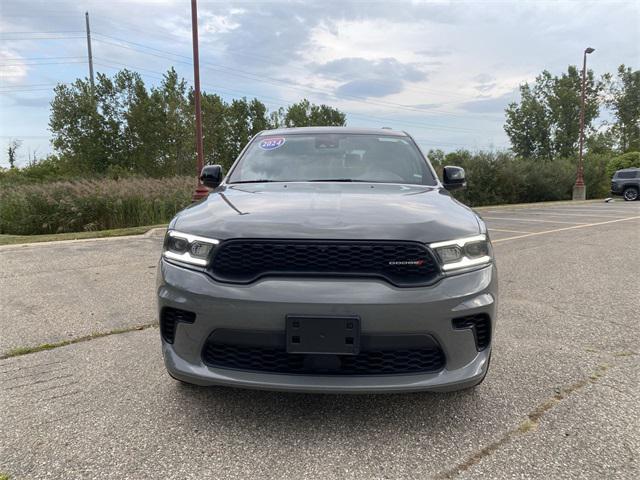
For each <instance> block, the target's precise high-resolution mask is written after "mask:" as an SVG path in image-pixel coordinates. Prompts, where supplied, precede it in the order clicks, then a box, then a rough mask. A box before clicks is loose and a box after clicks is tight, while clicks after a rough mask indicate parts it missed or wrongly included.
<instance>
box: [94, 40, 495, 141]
mask: <svg viewBox="0 0 640 480" xmlns="http://www.w3.org/2000/svg"><path fill="white" fill-rule="evenodd" d="M96 35H99V36H102V37H107V38H112V39H115V40H118V41H121V42H125V43H130V44H133V45H138V46H141V47H144V48H149V49H151V50H154V51H161V52H163V53H166V54H169V55H173V56H176V57H180V58H185V59H189V57H187V56H186V55H180V54H177V53H172V52H166V51H163V50H160V49H157V48H154V47H148V46H145V45H143V44H140V43H135V42H129V41H127V40H122V39H118V38H116V37H111V36H108V35H104V34H101V33H96ZM96 40H98V41H100V42H102V43H106V44H109V45H114V46H117V47H120V48H124V49H128V50H133V51H138V52H141V53H145V54H147V55H152V56H155V57H159V58H163V59H165V60H170V61H173V62H176V63H184V64H188V65H191V61H184V60H178V59H174V58H169V57H167V56H165V55H159V54H157V53H152V52H147V51H144V50H140V49H138V48H133V47H128V46H126V45H120V44H117V43H113V42H109V41H107V40H102V39H99V38H98V39H96ZM202 64H203V65H204V66H206V67H207V68H209V69H211V70H214V71H220V70H222V72H223V73H227V74H229V75H235V76H239V77H243V78H247V79H249V80H258V81H260V82H263V83H270V84H272V85H276V86H279V87H281V88H289V89H293V90H303V91H308V92H313V93H318V92H319V93H321V94H322V95H328V96H330V97H332V98H335V99H338V100H349V99H351V100H353V101H355V102H360V103H366V104H368V105H378V106H382V107H386V108H392V109H395V110H397V109H402V110H407V111H412V112H417V113H420V114H423V115H424V114H425V111H424V110H423V109H419V108H415V107H411V106H406V105H402V104H398V103H393V102H387V101H382V100H371V99H366V98H365V97H360V96H356V95H343V96H342V98H341V97H339V96H337V95H335V94H334V93H333V92H331V91H329V90H325V89H320V88H316V87H308V86H305V85H301V84H299V83H296V82H291V81H285V80H281V79H278V78H273V77H269V76H265V75H259V74H254V73H251V72H247V71H245V70H241V69H237V68H233V67H227V66H224V65H219V64H215V63H211V62H202ZM265 79H267V80H265ZM431 112H432V113H436V114H440V115H450V116H458V117H464V118H468V117H469V116H471V115H470V114H456V113H451V112H442V111H436V110H431ZM474 115H475V116H486V114H474ZM435 126H437V125H434V127H435ZM440 127H442V128H447V129H451V130H460V131H474V130H477V129H469V128H464V127H453V126H442V125H440Z"/></svg>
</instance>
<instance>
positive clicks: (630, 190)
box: [622, 187, 638, 202]
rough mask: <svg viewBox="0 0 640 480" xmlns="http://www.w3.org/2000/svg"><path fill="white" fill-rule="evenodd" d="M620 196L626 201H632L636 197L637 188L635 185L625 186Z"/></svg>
mask: <svg viewBox="0 0 640 480" xmlns="http://www.w3.org/2000/svg"><path fill="white" fill-rule="evenodd" d="M622 196H623V197H624V199H625V200H626V201H627V202H633V201H634V200H637V199H638V189H637V188H636V187H627V188H625V189H624V192H623V193H622Z"/></svg>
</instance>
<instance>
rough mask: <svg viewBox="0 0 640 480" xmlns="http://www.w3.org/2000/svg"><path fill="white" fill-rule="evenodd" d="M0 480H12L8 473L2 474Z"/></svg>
mask: <svg viewBox="0 0 640 480" xmlns="http://www.w3.org/2000/svg"><path fill="white" fill-rule="evenodd" d="M0 480H11V477H10V476H9V475H7V474H6V473H0Z"/></svg>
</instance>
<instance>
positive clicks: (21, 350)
mask: <svg viewBox="0 0 640 480" xmlns="http://www.w3.org/2000/svg"><path fill="white" fill-rule="evenodd" d="M156 325H157V324H156V323H155V322H154V323H147V324H144V325H136V326H133V327H126V328H114V329H113V330H109V331H107V332H96V333H92V334H90V335H85V336H83V337H77V338H72V339H71V340H62V341H60V342H54V343H42V344H40V345H35V346H33V347H17V348H12V349H11V350H9V351H8V352H7V353H5V354H2V355H0V360H5V359H7V358H12V357H20V356H22V355H28V354H30V353H37V352H43V351H45V350H53V349H54V348H58V347H66V346H67V345H73V344H74V343H81V342H88V341H89V340H95V339H96V338H102V337H108V336H109V335H117V334H119V333H128V332H134V331H136V330H146V329H147V328H151V327H155V326H156ZM0 480H2V477H0Z"/></svg>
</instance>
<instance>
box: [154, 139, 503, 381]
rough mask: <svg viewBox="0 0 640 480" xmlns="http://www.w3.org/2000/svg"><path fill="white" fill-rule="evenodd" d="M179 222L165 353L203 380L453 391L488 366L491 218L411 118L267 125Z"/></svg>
mask: <svg viewBox="0 0 640 480" xmlns="http://www.w3.org/2000/svg"><path fill="white" fill-rule="evenodd" d="M201 180H202V182H203V183H204V184H205V185H206V186H208V187H209V188H212V189H213V190H212V191H211V193H210V194H209V196H208V198H207V199H205V200H204V201H202V202H200V203H198V204H195V205H192V206H190V207H188V208H187V209H185V210H183V211H182V212H180V213H179V214H178V215H177V216H176V217H175V218H174V219H173V220H172V221H171V223H170V225H169V229H168V231H167V235H166V238H165V243H164V250H163V253H162V258H161V260H160V268H159V275H158V284H157V293H158V304H159V317H160V333H161V338H162V350H163V353H164V359H165V364H166V367H167V370H168V372H169V374H170V375H171V376H172V377H174V378H175V379H177V380H180V381H183V382H188V383H194V384H198V385H227V386H236V387H245V388H258V389H271V390H285V391H301V392H334V393H339V392H402V391H420V390H433V391H450V390H458V389H462V388H468V387H472V386H474V385H477V384H478V383H480V382H481V381H482V380H483V379H484V377H485V375H486V373H487V370H488V367H489V360H490V357H491V345H492V343H491V341H492V336H493V331H494V325H495V319H496V302H497V276H496V267H495V264H494V261H493V253H492V248H491V243H490V241H489V237H488V234H487V228H486V226H485V224H484V222H483V221H482V220H481V219H480V217H479V216H478V215H476V214H475V213H474V212H473V211H472V210H471V209H470V208H468V207H466V206H465V205H462V204H461V203H459V202H458V201H456V200H455V199H454V198H453V197H452V196H451V195H450V194H449V191H448V190H453V189H456V188H461V187H464V186H465V175H464V170H463V169H461V168H458V167H444V172H443V180H442V182H441V181H440V180H438V177H437V176H436V173H435V171H434V169H433V167H432V166H431V164H430V163H429V161H428V160H427V159H426V157H425V156H424V155H423V153H422V152H421V151H420V149H419V148H418V147H417V145H416V143H415V142H414V140H413V139H412V138H411V137H410V136H409V135H408V134H406V133H404V132H395V131H391V130H386V129H352V128H345V127H315V128H292V129H281V130H271V131H264V132H261V133H259V134H258V135H256V136H255V137H254V138H253V139H252V140H251V141H250V142H249V144H248V145H247V146H246V147H245V148H244V150H243V151H242V153H241V154H240V156H239V157H238V159H237V160H236V162H235V163H234V165H233V166H232V167H231V169H230V171H229V172H228V174H227V175H226V176H225V177H224V178H223V175H222V169H221V167H220V166H217V165H211V166H207V167H205V168H204V169H203V171H202V176H201Z"/></svg>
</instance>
